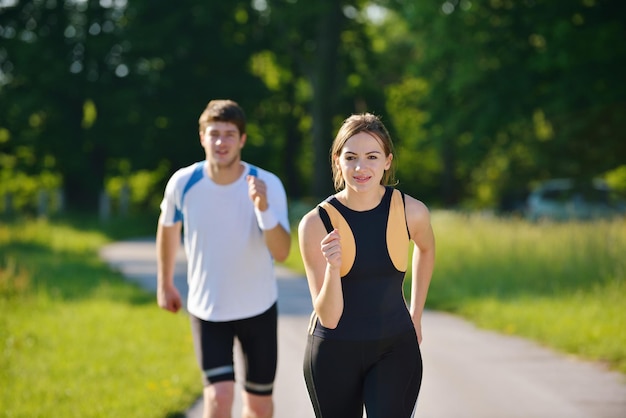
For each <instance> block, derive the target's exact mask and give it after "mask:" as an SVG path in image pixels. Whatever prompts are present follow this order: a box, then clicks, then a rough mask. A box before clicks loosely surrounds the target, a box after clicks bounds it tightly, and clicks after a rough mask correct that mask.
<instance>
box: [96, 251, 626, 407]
mask: <svg viewBox="0 0 626 418" xmlns="http://www.w3.org/2000/svg"><path fill="white" fill-rule="evenodd" d="M101 256H102V258H103V259H105V260H106V261H107V262H108V263H109V264H110V265H112V266H113V267H114V268H116V269H118V270H119V271H121V272H122V273H124V274H125V275H126V277H128V278H129V279H130V280H133V281H136V282H138V283H139V284H141V285H142V286H144V287H146V288H147V289H150V290H153V291H154V290H155V289H156V273H155V272H156V262H155V249H154V241H152V240H137V241H127V242H120V243H115V244H111V245H109V246H107V247H105V248H103V249H102V251H101ZM277 273H278V276H279V280H278V284H279V302H278V303H279V312H280V315H279V324H278V326H279V331H278V332H279V364H278V371H277V379H276V388H275V402H276V413H275V418H313V417H314V415H313V412H312V410H311V407H310V404H309V400H308V396H307V393H306V389H305V386H304V381H303V378H302V358H303V352H304V344H305V338H306V336H305V334H306V326H307V323H308V315H309V313H310V312H311V302H310V299H309V295H308V289H307V286H306V280H305V279H304V278H302V277H299V276H297V275H293V274H292V273H290V272H289V271H287V270H284V269H282V268H280V266H278V267H277ZM185 276H186V271H185V257H184V254H182V251H181V254H180V256H179V260H178V263H177V268H176V277H175V283H176V285H177V286H178V288H179V289H180V290H181V291H182V293H183V294H186V291H187V285H186V279H185ZM423 331H424V341H423V343H422V347H421V348H422V355H423V358H424V380H423V384H422V391H421V393H420V397H419V400H418V405H417V413H416V417H418V418H626V377H625V376H624V375H621V374H619V373H615V372H610V371H607V370H606V369H604V368H603V367H601V366H600V365H597V364H595V363H588V362H582V361H578V360H576V359H574V358H571V357H568V356H563V355H561V354H557V353H554V352H553V351H551V350H549V349H546V348H543V347H540V346H538V345H537V344H534V343H532V342H529V341H527V340H524V339H520V338H515V337H509V336H503V335H500V334H496V333H493V332H490V331H485V330H480V329H477V328H476V327H474V326H473V325H472V324H470V323H468V322H467V321H464V320H462V319H460V318H458V317H455V316H453V315H449V314H445V313H438V312H426V313H425V314H424V319H423ZM240 405H241V400H240V399H239V398H237V399H236V403H235V409H234V413H233V416H234V417H237V416H239V411H240V409H241V406H240ZM187 417H188V418H201V417H202V406H201V403H200V402H197V403H196V404H194V405H192V406H191V407H190V409H189V410H188V411H187Z"/></svg>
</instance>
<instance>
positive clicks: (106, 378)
mask: <svg viewBox="0 0 626 418" xmlns="http://www.w3.org/2000/svg"><path fill="white" fill-rule="evenodd" d="M139 224H141V222H134V221H129V222H126V225H124V222H123V223H121V224H119V225H116V224H115V223H110V224H108V225H106V228H105V229H106V230H107V231H108V233H107V234H105V233H104V232H100V231H99V229H101V228H102V226H101V225H99V224H98V223H97V222H93V221H89V220H88V219H82V220H78V221H76V220H74V221H72V223H63V222H54V223H50V222H46V221H17V222H12V223H3V224H0V387H2V390H1V391H0V405H2V410H0V417H29V418H30V417H48V416H59V417H81V418H84V417H110V416H120V417H146V418H148V417H150V418H152V417H155V418H156V417H182V416H183V415H182V413H183V411H184V410H186V409H187V407H189V405H191V403H192V402H193V401H194V400H195V399H196V397H197V396H199V394H200V392H201V382H200V376H199V375H198V371H197V367H196V365H195V358H194V355H193V348H192V342H191V336H190V332H189V324H188V319H187V317H186V315H185V314H179V315H171V314H168V313H166V312H164V311H162V310H160V309H159V308H158V307H157V306H156V303H155V301H154V296H153V295H152V294H149V293H147V292H146V291H144V290H142V289H139V288H137V287H135V286H134V285H132V284H129V283H128V282H127V281H125V280H124V279H123V278H122V277H121V276H120V275H119V274H117V273H114V272H112V271H111V270H110V269H109V268H108V267H107V266H105V265H104V264H103V262H102V261H101V260H100V259H99V258H98V256H97V250H98V248H99V247H100V246H101V245H103V244H105V243H107V242H109V241H110V240H111V239H113V238H114V237H115V238H123V237H124V236H125V234H132V235H131V236H135V235H134V234H138V233H139V232H141V231H144V233H143V234H141V235H142V236H143V235H145V233H147V232H148V230H147V229H143V230H142V229H141V228H140V227H138V225H139ZM77 225H79V226H80V227H78V226H77Z"/></svg>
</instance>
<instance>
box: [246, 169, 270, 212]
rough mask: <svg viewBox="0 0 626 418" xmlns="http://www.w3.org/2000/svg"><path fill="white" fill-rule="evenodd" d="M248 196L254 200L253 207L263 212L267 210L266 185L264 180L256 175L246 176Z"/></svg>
mask: <svg viewBox="0 0 626 418" xmlns="http://www.w3.org/2000/svg"><path fill="white" fill-rule="evenodd" d="M246 180H247V181H248V196H250V200H252V202H254V207H255V208H257V209H258V210H260V211H261V212H265V211H266V210H267V186H266V185H265V182H264V181H263V180H261V179H260V178H258V177H255V176H248V177H247V178H246Z"/></svg>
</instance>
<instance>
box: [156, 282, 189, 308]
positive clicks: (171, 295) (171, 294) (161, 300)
mask: <svg viewBox="0 0 626 418" xmlns="http://www.w3.org/2000/svg"><path fill="white" fill-rule="evenodd" d="M157 303H158V304H159V307H160V308H161V309H165V310H166V311H170V312H173V313H176V312H178V311H179V310H180V308H181V307H182V306H183V303H182V299H181V297H180V293H178V289H176V287H175V286H163V287H162V286H159V288H158V289H157Z"/></svg>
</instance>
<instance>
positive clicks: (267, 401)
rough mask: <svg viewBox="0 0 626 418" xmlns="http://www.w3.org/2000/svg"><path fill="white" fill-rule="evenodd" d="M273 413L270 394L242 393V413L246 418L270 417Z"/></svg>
mask: <svg viewBox="0 0 626 418" xmlns="http://www.w3.org/2000/svg"><path fill="white" fill-rule="evenodd" d="M273 414H274V401H273V399H272V395H255V394H252V393H249V392H245V393H244V414H243V416H244V417H246V418H271V417H272V416H273Z"/></svg>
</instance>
